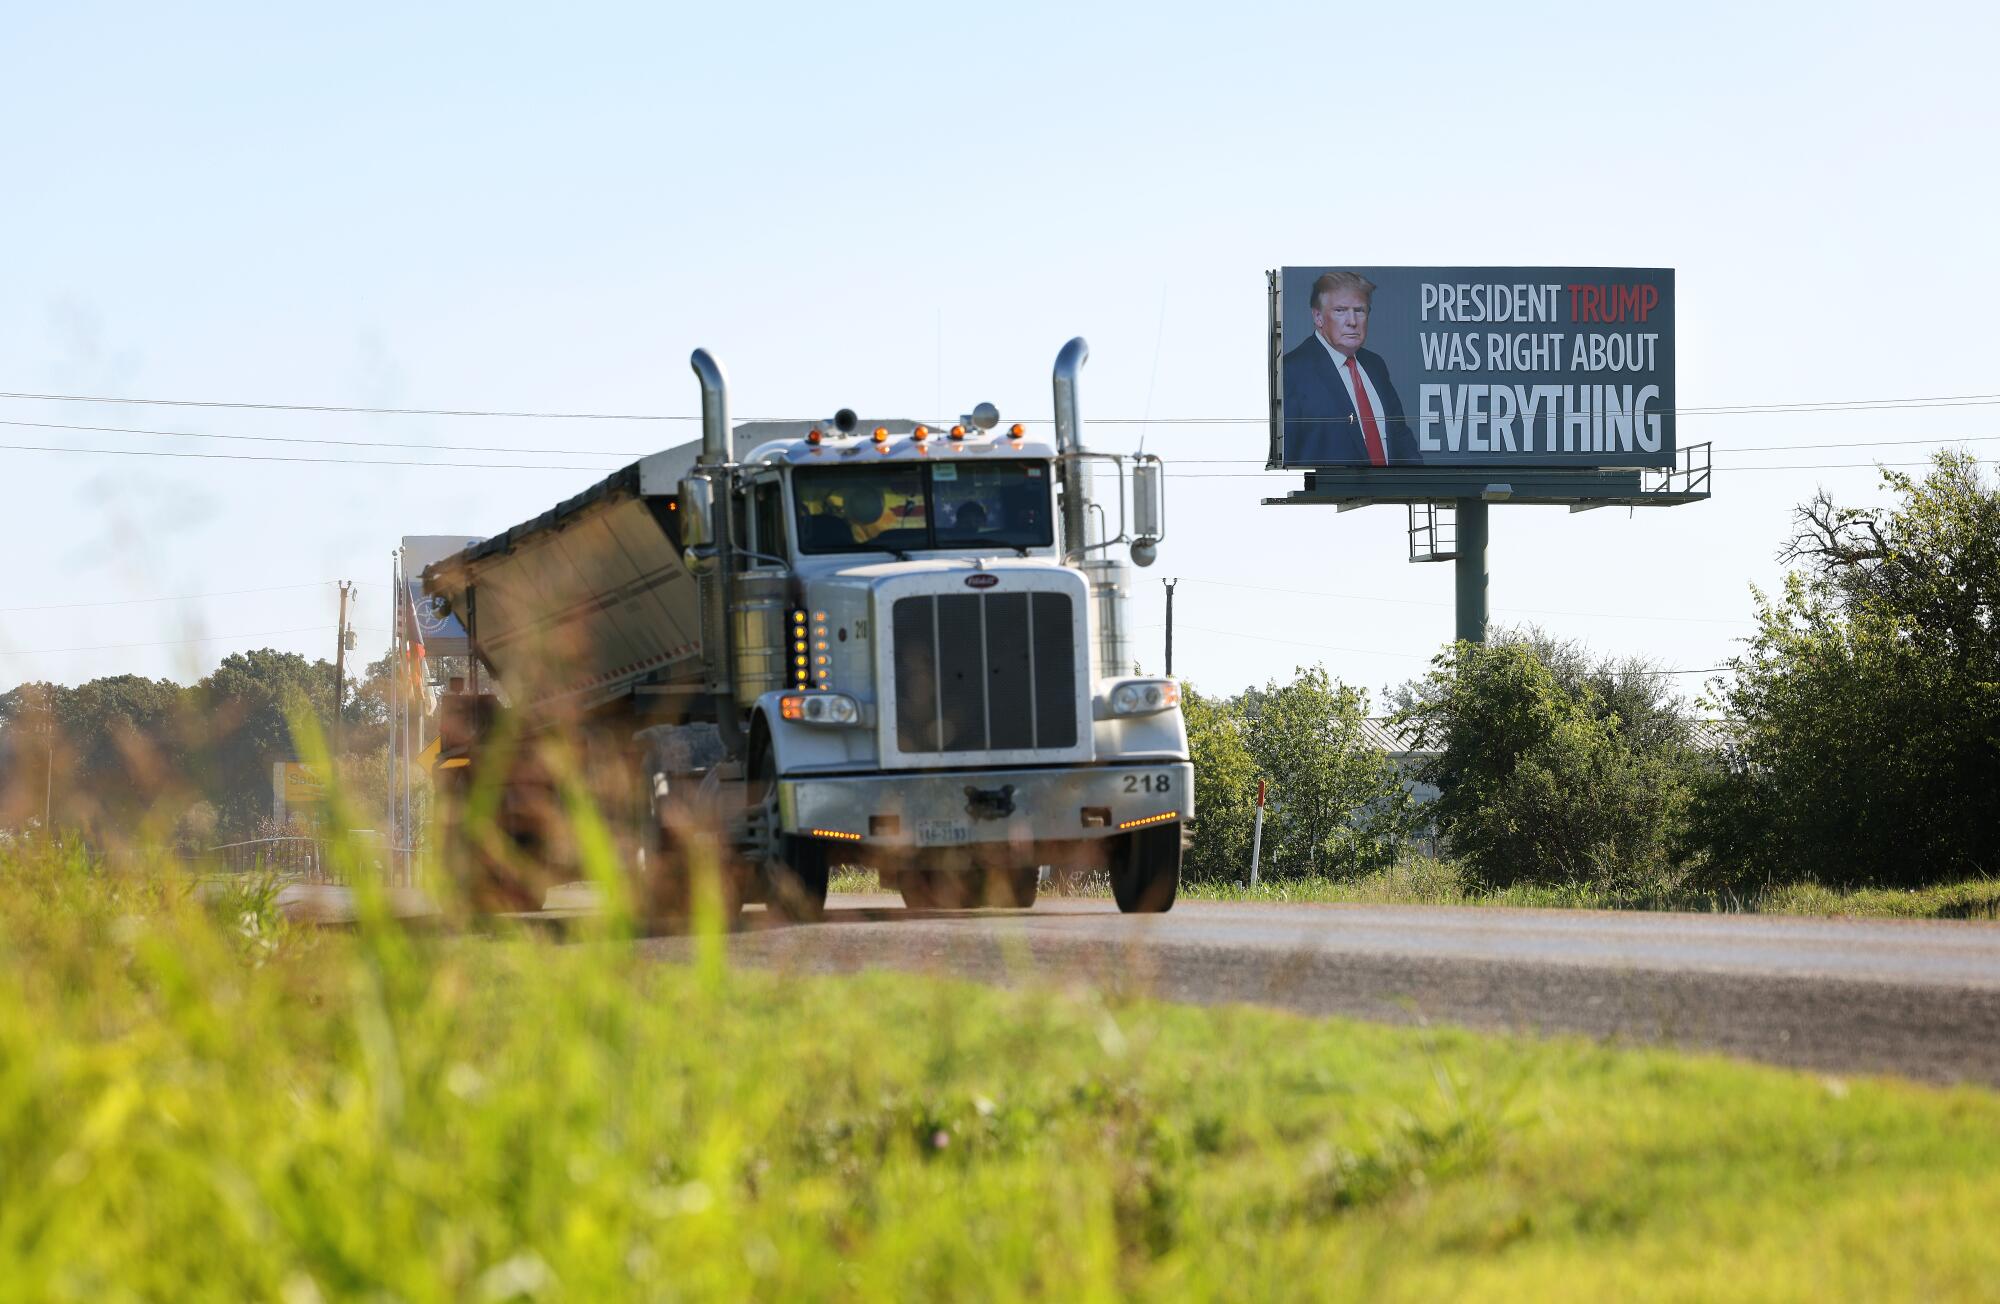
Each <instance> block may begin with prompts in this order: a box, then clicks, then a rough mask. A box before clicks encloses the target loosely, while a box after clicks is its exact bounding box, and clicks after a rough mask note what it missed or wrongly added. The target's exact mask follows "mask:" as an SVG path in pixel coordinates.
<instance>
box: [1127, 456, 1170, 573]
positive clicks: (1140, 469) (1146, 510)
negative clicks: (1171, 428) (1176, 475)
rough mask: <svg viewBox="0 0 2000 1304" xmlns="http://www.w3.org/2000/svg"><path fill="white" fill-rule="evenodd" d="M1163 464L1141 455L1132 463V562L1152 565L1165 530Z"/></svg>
mask: <svg viewBox="0 0 2000 1304" xmlns="http://www.w3.org/2000/svg"><path fill="white" fill-rule="evenodd" d="M1166 484H1167V482H1166V468H1165V464H1164V463H1162V462H1161V461H1160V459H1159V458H1157V457H1153V456H1151V455H1150V454H1142V455H1140V456H1139V457H1138V458H1137V459H1136V460H1135V461H1134V462H1133V464H1132V536H1133V537H1132V563H1133V565H1135V566H1151V565H1152V564H1153V559H1154V558H1155V557H1157V556H1158V555H1159V543H1160V540H1161V539H1162V538H1164V537H1166V533H1167V488H1166Z"/></svg>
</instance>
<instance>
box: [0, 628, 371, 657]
mask: <svg viewBox="0 0 2000 1304" xmlns="http://www.w3.org/2000/svg"><path fill="white" fill-rule="evenodd" d="M332 628H333V626H331V625H302V626H300V627H299V628H297V629H267V630H265V631H264V632H263V633H261V634H203V635H201V636H199V637H196V638H163V639H159V640H156V641H154V642H151V643H99V644H96V645H95V646H92V647H45V648H35V649H32V650H28V651H21V652H6V651H0V657H52V656H58V655H61V654H63V653H66V652H114V651H123V650H125V649H127V648H139V647H178V646H181V645H183V644H187V643H220V642H225V641H228V640H232V639H239V638H278V637H280V636H282V635H285V634H323V633H325V632H326V631H327V630H329V629H332Z"/></svg>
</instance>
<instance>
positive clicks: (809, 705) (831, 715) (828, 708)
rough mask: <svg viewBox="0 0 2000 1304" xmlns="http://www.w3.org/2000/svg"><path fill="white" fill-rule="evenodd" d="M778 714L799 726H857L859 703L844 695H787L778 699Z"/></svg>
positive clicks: (859, 712) (859, 718) (859, 714)
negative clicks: (797, 723)
mask: <svg viewBox="0 0 2000 1304" xmlns="http://www.w3.org/2000/svg"><path fill="white" fill-rule="evenodd" d="M778 714H779V715H782V716H783V717H784V718H785V719H787V720H796V721H797V722H799V723H800V724H823V725H850V724H859V723H861V703H859V702H857V701H855V700H854V699H853V698H851V697H849V696H848V695H847V694H845V693H787V694H786V695H785V696H783V697H781V698H779V699H778Z"/></svg>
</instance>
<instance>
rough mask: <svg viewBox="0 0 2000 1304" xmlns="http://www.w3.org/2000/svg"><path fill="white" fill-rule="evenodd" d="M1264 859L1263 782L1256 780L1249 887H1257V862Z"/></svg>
mask: <svg viewBox="0 0 2000 1304" xmlns="http://www.w3.org/2000/svg"><path fill="white" fill-rule="evenodd" d="M1263 858H1264V781H1263V780H1262V779H1259V780H1257V831H1256V832H1255V833H1252V834H1251V835H1250V886H1251V887H1256V886H1257V862H1258V861H1260V860H1262V859H1263Z"/></svg>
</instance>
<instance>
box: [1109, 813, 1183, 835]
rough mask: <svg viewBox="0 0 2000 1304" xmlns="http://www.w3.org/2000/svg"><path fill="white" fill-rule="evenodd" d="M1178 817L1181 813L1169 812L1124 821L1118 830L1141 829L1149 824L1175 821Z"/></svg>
mask: <svg viewBox="0 0 2000 1304" xmlns="http://www.w3.org/2000/svg"><path fill="white" fill-rule="evenodd" d="M1180 817H1181V813H1180V812H1179V811H1177V810H1170V811H1164V812H1162V813H1161V814H1158V815H1148V816H1146V817H1145V818H1144V819H1136V820H1126V821H1125V822H1124V823H1122V824H1120V825H1119V826H1118V827H1119V829H1120V830H1124V829H1143V828H1145V827H1146V826H1147V825H1149V824H1165V823H1166V822H1167V821H1168V820H1177V819H1179V818H1180Z"/></svg>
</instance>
